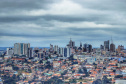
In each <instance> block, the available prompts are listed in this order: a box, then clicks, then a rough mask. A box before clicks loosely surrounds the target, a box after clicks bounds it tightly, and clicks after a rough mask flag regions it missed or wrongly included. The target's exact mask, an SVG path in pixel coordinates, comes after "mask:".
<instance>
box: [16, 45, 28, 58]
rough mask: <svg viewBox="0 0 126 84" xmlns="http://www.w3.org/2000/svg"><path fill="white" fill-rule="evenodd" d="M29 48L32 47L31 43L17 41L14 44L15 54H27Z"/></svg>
mask: <svg viewBox="0 0 126 84" xmlns="http://www.w3.org/2000/svg"><path fill="white" fill-rule="evenodd" d="M28 48H30V43H15V44H14V54H18V55H26V56H27V55H28Z"/></svg>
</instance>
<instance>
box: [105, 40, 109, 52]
mask: <svg viewBox="0 0 126 84" xmlns="http://www.w3.org/2000/svg"><path fill="white" fill-rule="evenodd" d="M104 50H107V51H109V40H108V41H104Z"/></svg>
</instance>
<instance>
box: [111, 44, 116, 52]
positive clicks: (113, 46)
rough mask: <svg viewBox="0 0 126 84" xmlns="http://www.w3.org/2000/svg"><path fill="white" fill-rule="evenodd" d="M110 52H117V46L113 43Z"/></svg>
mask: <svg viewBox="0 0 126 84" xmlns="http://www.w3.org/2000/svg"><path fill="white" fill-rule="evenodd" d="M110 51H111V52H115V44H113V43H111V44H110Z"/></svg>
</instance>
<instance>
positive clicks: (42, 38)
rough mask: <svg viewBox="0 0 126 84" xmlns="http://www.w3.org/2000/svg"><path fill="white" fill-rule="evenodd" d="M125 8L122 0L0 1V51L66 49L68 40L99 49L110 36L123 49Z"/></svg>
mask: <svg viewBox="0 0 126 84" xmlns="http://www.w3.org/2000/svg"><path fill="white" fill-rule="evenodd" d="M125 8H126V6H125V1H124V0H122V1H115V0H111V1H110V0H102V1H100V0H93V1H92V0H83V1H82V0H77V1H76V0H61V1H59V0H53V1H50V0H38V1H34V0H21V1H15V0H1V1H0V47H12V46H13V44H14V43H30V44H31V46H32V47H49V44H53V45H59V46H61V47H65V46H66V44H67V43H68V42H69V39H70V38H72V40H73V41H75V42H76V44H75V45H76V46H79V45H80V42H82V43H83V44H84V43H88V44H92V46H93V47H100V45H101V44H104V43H103V42H104V41H107V40H111V36H112V37H113V43H114V44H115V45H116V47H117V46H118V45H124V46H126V37H125V35H126V34H125V31H126V28H125V27H126V16H125V14H126V12H125ZM110 43H111V42H110Z"/></svg>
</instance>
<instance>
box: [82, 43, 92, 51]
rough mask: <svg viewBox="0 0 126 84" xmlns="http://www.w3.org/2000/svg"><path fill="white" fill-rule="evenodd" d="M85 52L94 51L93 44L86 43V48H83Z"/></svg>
mask: <svg viewBox="0 0 126 84" xmlns="http://www.w3.org/2000/svg"><path fill="white" fill-rule="evenodd" d="M83 51H84V52H88V53H90V52H92V45H91V44H84V48H83Z"/></svg>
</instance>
